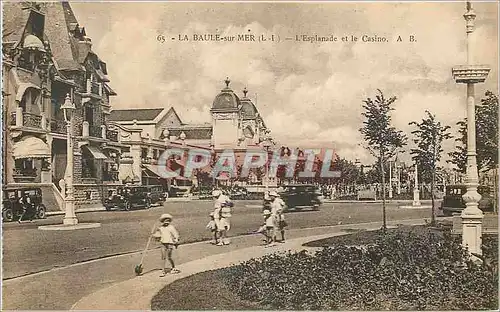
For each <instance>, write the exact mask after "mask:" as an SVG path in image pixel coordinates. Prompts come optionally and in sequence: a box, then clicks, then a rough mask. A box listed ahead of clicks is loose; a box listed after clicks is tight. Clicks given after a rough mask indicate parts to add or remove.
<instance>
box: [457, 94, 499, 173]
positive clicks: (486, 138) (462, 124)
mask: <svg viewBox="0 0 500 312" xmlns="http://www.w3.org/2000/svg"><path fill="white" fill-rule="evenodd" d="M457 125H458V126H459V130H458V132H459V134H460V136H459V137H457V138H456V139H455V141H456V142H457V143H458V144H457V146H456V150H455V151H453V152H451V153H449V155H450V157H451V160H450V161H449V162H450V163H452V164H454V165H456V166H457V170H458V171H459V172H461V173H465V172H466V168H467V119H464V120H461V121H459V122H457ZM476 138H477V139H476V153H477V156H476V159H477V168H478V170H479V171H480V172H481V171H483V172H484V171H488V170H491V169H494V168H496V167H497V166H498V96H497V95H495V94H494V93H493V92H491V91H486V93H485V98H483V99H481V105H478V106H476Z"/></svg>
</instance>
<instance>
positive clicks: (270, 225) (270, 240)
mask: <svg viewBox="0 0 500 312" xmlns="http://www.w3.org/2000/svg"><path fill="white" fill-rule="evenodd" d="M262 214H263V215H264V229H263V230H264V231H263V233H264V236H265V237H266V245H267V246H274V245H275V236H274V229H275V226H274V220H273V215H272V213H271V211H270V210H267V209H266V210H264V212H263V213H262ZM261 229H262V227H261Z"/></svg>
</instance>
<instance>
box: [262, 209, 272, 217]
mask: <svg viewBox="0 0 500 312" xmlns="http://www.w3.org/2000/svg"><path fill="white" fill-rule="evenodd" d="M262 214H263V215H265V216H267V215H270V214H271V211H269V210H267V209H266V210H264V212H262Z"/></svg>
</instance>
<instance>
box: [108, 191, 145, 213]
mask: <svg viewBox="0 0 500 312" xmlns="http://www.w3.org/2000/svg"><path fill="white" fill-rule="evenodd" d="M153 200H154V198H153V196H152V193H151V192H150V189H149V187H148V186H144V185H126V186H122V187H118V188H116V190H110V191H109V193H108V198H107V199H105V200H104V207H105V208H106V210H108V211H109V210H111V209H113V208H118V209H121V210H126V211H128V210H131V209H134V208H137V207H144V208H146V209H148V208H150V207H151V205H152V204H153V203H154V201H153Z"/></svg>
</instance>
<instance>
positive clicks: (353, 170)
mask: <svg viewBox="0 0 500 312" xmlns="http://www.w3.org/2000/svg"><path fill="white" fill-rule="evenodd" d="M332 167H333V170H336V171H340V181H342V183H343V184H352V183H356V182H357V180H358V178H359V174H360V172H359V171H360V169H358V167H356V165H355V164H354V163H353V162H352V161H349V160H347V159H345V158H336V159H335V161H334V162H333V165H332Z"/></svg>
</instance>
